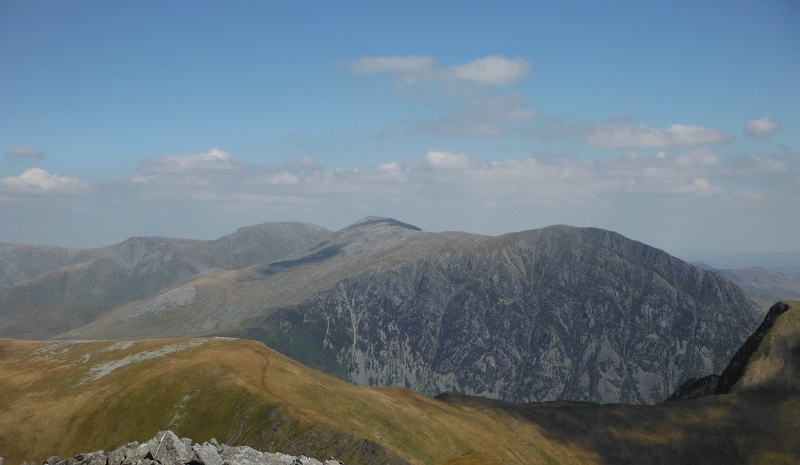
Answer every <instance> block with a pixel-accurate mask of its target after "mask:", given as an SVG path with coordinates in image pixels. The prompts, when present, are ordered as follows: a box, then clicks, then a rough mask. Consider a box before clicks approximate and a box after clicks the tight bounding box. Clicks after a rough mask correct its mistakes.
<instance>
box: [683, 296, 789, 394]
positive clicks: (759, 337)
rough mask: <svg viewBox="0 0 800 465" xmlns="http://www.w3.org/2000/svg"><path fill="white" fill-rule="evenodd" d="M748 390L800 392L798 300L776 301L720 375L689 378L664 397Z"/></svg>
mask: <svg viewBox="0 0 800 465" xmlns="http://www.w3.org/2000/svg"><path fill="white" fill-rule="evenodd" d="M750 390H779V391H782V392H793V391H800V302H777V303H776V304H775V305H773V306H772V307H771V308H770V309H769V312H767V315H766V316H765V317H764V321H762V322H761V324H760V325H759V326H758V328H757V329H756V330H755V331H754V332H753V334H751V335H750V337H749V338H747V340H746V341H745V342H744V344H742V346H741V347H740V348H739V350H737V351H736V353H735V354H734V355H733V357H732V358H731V360H730V363H728V366H727V367H726V368H725V370H724V371H723V372H722V374H721V375H717V374H712V375H708V376H705V377H702V378H697V379H692V380H689V381H687V382H686V383H685V384H683V385H682V386H680V387H679V388H678V389H677V390H676V391H675V392H674V393H673V394H672V395H671V396H670V397H669V398H668V399H667V400H694V399H698V398H700V397H705V396H709V395H718V394H728V393H731V392H736V391H750Z"/></svg>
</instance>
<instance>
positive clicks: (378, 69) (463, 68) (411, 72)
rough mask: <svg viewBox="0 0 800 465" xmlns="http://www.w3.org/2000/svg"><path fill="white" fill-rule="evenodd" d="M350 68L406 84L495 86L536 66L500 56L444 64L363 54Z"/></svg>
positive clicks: (426, 59)
mask: <svg viewBox="0 0 800 465" xmlns="http://www.w3.org/2000/svg"><path fill="white" fill-rule="evenodd" d="M350 70H351V71H352V72H354V73H357V74H391V75H394V76H395V77H397V78H399V79H400V80H401V81H402V82H404V83H406V84H413V83H416V82H424V81H444V82H448V81H451V82H452V81H463V82H471V83H476V84H486V85H493V86H510V85H513V84H516V83H517V82H518V81H519V80H520V79H522V78H523V77H525V76H527V75H529V74H530V73H531V72H532V71H533V67H532V66H531V64H530V63H528V62H527V61H526V60H523V59H521V58H515V59H513V60H509V59H507V58H505V57H503V56H501V55H494V56H488V57H485V58H481V59H478V60H473V61H470V62H468V63H463V64H457V65H452V66H441V65H439V64H438V63H437V62H436V60H434V59H433V58H431V57H428V56H408V57H399V56H381V57H363V58H360V59H358V60H356V61H355V62H354V63H353V64H352V65H351V67H350Z"/></svg>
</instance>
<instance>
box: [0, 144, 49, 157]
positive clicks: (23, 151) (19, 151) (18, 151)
mask: <svg viewBox="0 0 800 465" xmlns="http://www.w3.org/2000/svg"><path fill="white" fill-rule="evenodd" d="M6 156H8V157H12V158H44V157H45V153H44V152H42V151H40V150H36V149H35V148H33V147H28V146H23V147H11V148H9V149H8V150H6Z"/></svg>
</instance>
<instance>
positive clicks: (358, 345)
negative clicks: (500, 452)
mask: <svg viewBox="0 0 800 465" xmlns="http://www.w3.org/2000/svg"><path fill="white" fill-rule="evenodd" d="M761 317H762V312H761V311H760V309H759V308H758V307H757V305H756V304H755V303H754V302H753V301H751V300H750V299H748V298H747V296H746V295H745V294H744V293H743V292H742V291H741V289H740V288H738V287H737V286H736V285H735V284H733V283H732V282H731V281H730V280H728V279H726V278H724V277H722V276H720V275H718V274H716V273H713V272H710V271H706V270H702V269H700V268H697V267H695V266H692V265H690V264H688V263H685V262H683V261H681V260H679V259H677V258H675V257H672V256H670V255H668V254H666V253H665V252H663V251H661V250H658V249H655V248H652V247H649V246H647V245H645V244H642V243H640V242H636V241H632V240H630V239H627V238H625V237H623V236H621V235H619V234H616V233H613V232H610V231H604V230H600V229H595V228H573V227H568V226H554V227H549V228H544V229H540V230H531V231H523V232H519V233H512V234H506V235H502V236H496V237H490V236H481V235H475V234H467V233H460V232H444V233H430V232H425V231H421V230H420V229H419V228H416V227H414V226H411V225H408V224H405V223H401V222H399V221H396V220H392V219H388V218H377V217H368V218H366V219H364V220H362V221H360V222H358V223H356V224H354V225H352V226H350V227H348V228H345V229H343V230H341V231H339V232H337V233H335V234H334V235H333V236H331V237H330V238H329V239H327V240H326V241H324V242H322V243H320V244H319V245H317V246H316V247H314V248H311V249H310V250H308V251H305V252H302V253H298V254H295V255H292V256H289V257H286V258H284V259H281V260H278V261H274V262H271V263H269V264H266V265H259V266H254V267H250V268H247V269H243V270H240V271H226V272H215V273H208V274H205V275H202V276H198V277H196V278H194V279H192V280H189V281H186V282H184V283H183V284H181V285H180V286H176V287H173V288H171V289H169V290H166V291H164V292H161V293H159V294H157V295H156V296H153V297H150V298H148V299H145V300H142V301H139V302H133V303H130V304H128V305H125V306H122V307H120V308H117V309H115V310H114V311H112V312H110V313H108V314H107V315H105V316H104V317H103V318H100V319H98V320H96V321H94V322H92V323H90V324H88V325H86V326H83V327H81V328H78V329H75V330H73V331H70V332H68V333H65V334H62V335H60V336H59V337H61V338H72V339H74V338H79V339H81V338H89V339H98V338H122V339H124V338H131V337H175V336H183V335H203V334H205V335H209V334H222V335H230V336H237V337H247V338H253V339H258V340H261V341H264V342H266V343H267V345H269V346H270V347H273V348H275V349H276V350H278V351H280V352H282V353H285V354H287V355H289V356H291V357H293V358H295V359H297V360H299V361H301V362H303V363H307V364H309V365H310V366H312V367H315V368H319V369H322V370H325V371H326V372H328V373H331V374H335V375H337V376H340V377H342V378H344V379H348V380H350V381H352V382H354V383H356V384H359V385H383V386H401V387H409V388H411V389H413V390H415V391H417V392H422V393H425V394H430V395H434V394H438V393H442V392H446V391H456V392H461V393H465V394H475V395H481V396H485V397H492V398H500V399H504V400H508V401H513V402H529V401H542V400H557V399H571V400H588V401H597V402H628V403H654V402H658V401H660V400H663V399H664V398H666V397H667V395H669V393H671V392H672V391H673V390H674V389H675V388H676V387H677V386H679V385H680V384H681V383H683V382H684V381H685V380H687V379H689V378H692V377H696V376H699V375H702V374H705V373H709V372H713V371H718V370H721V369H722V368H723V367H724V365H725V364H726V363H727V361H728V360H729V358H730V356H731V355H732V354H733V352H734V351H735V350H736V348H737V347H738V346H739V344H741V342H742V341H744V339H745V338H746V337H747V335H748V334H749V333H750V332H751V331H752V330H753V328H755V327H756V326H757V325H758V322H759V321H760V320H761Z"/></svg>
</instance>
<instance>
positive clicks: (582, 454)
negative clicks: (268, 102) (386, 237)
mask: <svg viewBox="0 0 800 465" xmlns="http://www.w3.org/2000/svg"><path fill="white" fill-rule="evenodd" d="M798 312H800V303H792V304H791V311H789V312H786V313H785V315H788V316H789V318H783V317H781V318H778V320H777V322H776V323H775V325H774V328H773V329H771V330H770V331H768V332H767V333H766V336H765V337H764V338H762V339H763V340H765V341H766V340H769V341H770V342H769V343H770V344H771V347H775V346H781V347H784V346H785V347H787V348H789V351H790V352H796V349H797V344H796V340H797V339H791V338H792V337H794V336H791V335H789V339H787V338H786V337H785V336H786V335H787V334H789V333H787V332H786V331H784V330H783V329H782V328H788V327H790V326H792V325H791V324H786V323H785V322H784V320H786V322H788V321H789V319H791V320H792V321H794V320H795V319H797V317H798ZM791 341H795V342H791ZM787 370H788V371H785V372H787V373H788V372H791V373H793V374H794V376H797V366H796V365H787ZM781 376H782V375H781ZM760 386H761V387H755V388H753V389H740V390H735V391H734V392H733V393H731V394H727V395H722V396H709V397H704V398H701V399H698V400H695V401H688V400H687V401H676V402H665V403H662V404H659V405H650V406H635V405H619V404H608V405H601V404H594V403H587V402H545V403H534V404H525V405H515V404H510V403H505V402H501V401H498V400H491V399H485V398H479V397H474V396H465V395H461V394H453V393H445V394H442V395H440V396H438V397H437V398H427V397H423V396H420V395H418V394H415V393H413V392H411V391H409V390H408V389H402V388H368V387H358V386H354V385H352V384H349V383H345V382H343V381H341V380H338V379H335V378H332V377H329V376H327V375H324V374H322V373H319V372H316V371H314V370H311V369H309V368H307V367H304V366H302V365H300V364H299V363H297V362H294V361H292V360H290V359H288V358H286V357H284V356H282V355H280V354H277V353H276V352H274V351H272V350H270V349H268V348H266V347H264V346H263V345H261V344H258V343H256V342H252V341H244V340H235V339H219V338H215V339H172V340H158V341H118V342H114V341H96V342H77V341H63V342H53V341H50V342H35V341H19V340H8V339H5V340H0V387H2V389H3V393H4V395H3V396H2V397H0V450H2V451H3V454H4V457H5V459H6V464H7V465H10V464H16V463H21V462H22V460H28V461H36V462H37V463H41V462H42V461H44V460H45V459H46V458H47V457H50V456H52V455H59V456H61V457H71V456H73V455H75V454H77V453H79V452H81V451H94V450H98V449H103V450H114V449H116V448H117V447H120V446H122V445H124V444H127V443H128V442H130V441H134V440H135V441H140V442H144V441H147V440H149V439H150V438H152V437H153V436H155V434H156V432H158V431H160V430H164V429H172V430H174V431H175V432H176V433H177V434H178V435H180V436H184V437H191V438H192V439H194V440H195V441H196V442H203V441H208V440H210V439H211V438H212V437H215V438H217V439H218V440H219V442H221V443H222V442H224V443H228V444H231V445H234V444H246V445H249V446H251V447H254V448H255V449H258V450H264V451H278V450H279V451H282V452H286V453H290V454H295V455H299V454H304V455H308V456H312V457H318V458H325V457H328V456H334V457H336V458H338V459H339V460H342V461H343V462H344V463H346V464H348V465H357V464H366V463H388V464H405V463H412V464H431V465H433V464H445V463H446V464H450V465H467V464H500V463H508V464H551V465H552V464H565V465H566V464H598V465H599V464H607V463H615V464H626V463H630V464H639V463H692V464H716V463H753V464H774V463H797V461H798V460H800V434H798V433H800V402H798V395H797V391H793V390H786V389H784V388H783V387H782V385H780V384H778V385H772V386H770V387H769V388H768V389H766V390H765V389H764V388H763V384H762V385H760Z"/></svg>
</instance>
